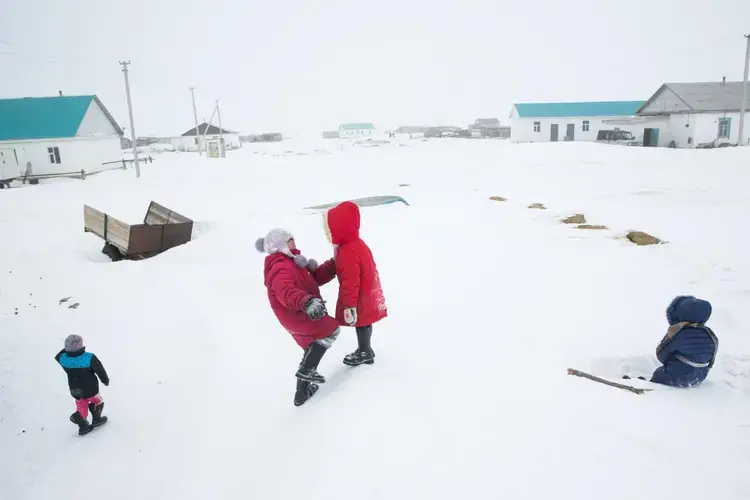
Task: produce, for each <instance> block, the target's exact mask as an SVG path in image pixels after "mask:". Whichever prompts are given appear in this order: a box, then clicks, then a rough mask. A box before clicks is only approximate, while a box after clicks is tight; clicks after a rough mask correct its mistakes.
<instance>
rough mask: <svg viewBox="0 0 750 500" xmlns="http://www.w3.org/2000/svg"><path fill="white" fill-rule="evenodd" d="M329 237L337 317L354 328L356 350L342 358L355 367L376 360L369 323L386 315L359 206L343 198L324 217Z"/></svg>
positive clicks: (378, 278) (378, 279)
mask: <svg viewBox="0 0 750 500" xmlns="http://www.w3.org/2000/svg"><path fill="white" fill-rule="evenodd" d="M323 222H324V224H323V225H324V228H325V231H326V236H327V237H328V240H329V241H330V242H331V243H332V244H333V245H334V249H335V250H334V259H335V261H336V276H337V277H338V281H339V297H338V301H337V303H336V320H337V321H338V322H339V324H340V325H342V326H343V325H346V326H353V327H355V329H356V331H357V343H358V347H357V350H356V351H354V352H352V353H350V354H347V355H346V356H345V357H344V364H347V365H349V366H358V365H361V364H362V363H365V364H368V365H371V364H373V363H374V362H375V352H374V351H373V350H372V346H371V344H370V341H371V338H372V325H373V324H374V323H376V322H378V321H380V320H381V319H383V318H385V317H386V316H388V308H387V307H386V304H385V297H384V296H383V288H382V287H381V285H380V275H379V274H378V269H377V266H376V265H375V259H374V258H373V256H372V252H371V251H370V247H368V246H367V244H366V243H365V242H364V241H362V239H361V238H360V237H359V226H360V216H359V207H358V206H357V205H356V204H355V203H352V202H351V201H345V202H343V203H340V204H338V205H337V206H335V207H334V208H332V209H330V210H328V212H326V213H325V214H324V217H323Z"/></svg>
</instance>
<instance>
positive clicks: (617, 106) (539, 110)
mask: <svg viewBox="0 0 750 500" xmlns="http://www.w3.org/2000/svg"><path fill="white" fill-rule="evenodd" d="M645 102H646V101H599V102H549V103H544V102H538V103H537V102H534V103H517V104H515V108H516V112H517V113H518V116H519V117H521V118H562V117H574V116H633V115H635V113H636V111H638V109H639V108H640V107H641V106H643V104H645Z"/></svg>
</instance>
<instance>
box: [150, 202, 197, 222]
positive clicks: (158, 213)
mask: <svg viewBox="0 0 750 500" xmlns="http://www.w3.org/2000/svg"><path fill="white" fill-rule="evenodd" d="M143 222H144V223H145V224H149V225H156V224H176V223H184V222H193V221H192V220H191V219H188V218H187V217H185V216H184V215H181V214H179V213H177V212H175V211H174V210H170V209H168V208H167V207H165V206H164V205H160V204H159V203H156V202H155V201H152V202H151V203H150V204H149V206H148V211H147V212H146V217H145V218H144V219H143Z"/></svg>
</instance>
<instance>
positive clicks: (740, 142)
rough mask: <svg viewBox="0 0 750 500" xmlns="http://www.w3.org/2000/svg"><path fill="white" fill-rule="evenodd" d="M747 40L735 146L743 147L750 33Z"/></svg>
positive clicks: (749, 62)
mask: <svg viewBox="0 0 750 500" xmlns="http://www.w3.org/2000/svg"><path fill="white" fill-rule="evenodd" d="M745 38H747V49H745V76H744V77H743V78H742V106H740V128H739V130H738V133H739V137H738V138H737V144H738V145H740V146H744V145H745V144H746V142H745V137H744V136H745V111H747V73H748V68H749V67H750V33H748V34H747V35H745Z"/></svg>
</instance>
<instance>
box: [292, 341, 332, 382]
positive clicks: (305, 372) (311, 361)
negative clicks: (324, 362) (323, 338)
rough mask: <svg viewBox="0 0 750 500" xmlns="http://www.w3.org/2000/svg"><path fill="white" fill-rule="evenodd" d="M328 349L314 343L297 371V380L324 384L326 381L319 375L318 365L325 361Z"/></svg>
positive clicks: (306, 352) (318, 343)
mask: <svg viewBox="0 0 750 500" xmlns="http://www.w3.org/2000/svg"><path fill="white" fill-rule="evenodd" d="M326 351H327V348H326V347H325V346H324V345H323V344H321V343H320V342H313V343H312V344H310V347H308V348H307V350H306V351H305V355H304V356H303V357H302V362H301V363H300V365H299V370H297V374H296V376H297V378H298V379H300V380H304V381H306V382H312V383H314V384H324V383H325V381H326V379H325V377H324V376H323V375H321V374H320V373H318V363H320V360H321V359H323V355H324V354H325V353H326Z"/></svg>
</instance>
